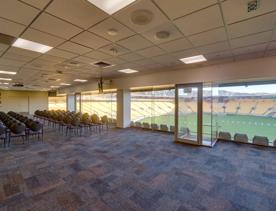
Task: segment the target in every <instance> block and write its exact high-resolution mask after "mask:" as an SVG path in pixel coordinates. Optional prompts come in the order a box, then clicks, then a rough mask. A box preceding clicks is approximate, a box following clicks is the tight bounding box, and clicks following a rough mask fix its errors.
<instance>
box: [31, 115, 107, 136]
mask: <svg viewBox="0 0 276 211" xmlns="http://www.w3.org/2000/svg"><path fill="white" fill-rule="evenodd" d="M34 117H35V118H37V119H39V120H40V121H43V122H44V123H45V124H48V126H51V127H53V128H57V129H58V131H60V132H62V133H65V135H66V136H67V135H72V134H74V135H77V136H82V135H83V134H86V133H91V132H92V131H96V132H97V131H99V132H101V131H102V130H103V129H104V128H106V129H108V128H109V126H108V125H109V119H108V118H107V116H103V117H102V118H100V117H98V116H97V115H96V114H93V115H91V116H90V115H89V114H88V113H84V114H82V113H80V112H78V113H75V112H69V111H63V110H51V111H48V110H44V111H39V110H37V111H36V112H35V115H34Z"/></svg>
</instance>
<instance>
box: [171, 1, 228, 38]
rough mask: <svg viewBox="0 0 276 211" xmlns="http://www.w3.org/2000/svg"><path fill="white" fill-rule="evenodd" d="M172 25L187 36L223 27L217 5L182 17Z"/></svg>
mask: <svg viewBox="0 0 276 211" xmlns="http://www.w3.org/2000/svg"><path fill="white" fill-rule="evenodd" d="M174 23H175V24H176V25H177V26H178V27H179V29H180V30H181V31H182V32H183V33H184V34H185V35H187V36H189V35H193V34H196V33H200V32H203V31H207V30H210V29H214V28H217V27H221V26H223V21H222V17H221V14H220V10H219V7H218V5H215V6H212V7H209V8H207V9H204V10H201V11H199V12H196V13H192V14H190V15H187V16H184V17H183V18H180V19H177V20H175V21H174Z"/></svg>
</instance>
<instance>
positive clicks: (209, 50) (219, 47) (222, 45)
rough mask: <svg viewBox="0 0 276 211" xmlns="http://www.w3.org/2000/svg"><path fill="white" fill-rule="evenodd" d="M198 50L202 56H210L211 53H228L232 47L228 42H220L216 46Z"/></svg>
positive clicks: (212, 45)
mask: <svg viewBox="0 0 276 211" xmlns="http://www.w3.org/2000/svg"><path fill="white" fill-rule="evenodd" d="M198 50H199V51H200V52H201V53H202V54H209V53H215V52H221V51H227V50H230V47H229V44H228V42H218V43H215V44H211V45H206V46H202V47H199V48H198Z"/></svg>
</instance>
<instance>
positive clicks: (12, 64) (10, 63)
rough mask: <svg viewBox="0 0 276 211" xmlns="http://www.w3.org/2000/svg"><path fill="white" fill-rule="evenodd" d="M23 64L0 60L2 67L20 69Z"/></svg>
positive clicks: (21, 62)
mask: <svg viewBox="0 0 276 211" xmlns="http://www.w3.org/2000/svg"><path fill="white" fill-rule="evenodd" d="M24 63H25V62H23V61H16V60H11V59H4V58H0V65H2V66H11V67H20V66H22V65H23V64H24Z"/></svg>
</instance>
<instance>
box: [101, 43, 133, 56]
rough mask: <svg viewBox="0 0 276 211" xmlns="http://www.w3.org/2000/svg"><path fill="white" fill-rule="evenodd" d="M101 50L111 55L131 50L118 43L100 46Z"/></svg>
mask: <svg viewBox="0 0 276 211" xmlns="http://www.w3.org/2000/svg"><path fill="white" fill-rule="evenodd" d="M99 50H100V51H102V52H104V53H106V54H109V55H110V56H119V55H122V54H126V53H128V52H129V50H128V49H126V48H124V47H122V46H119V45H116V44H112V45H107V46H105V47H102V48H100V49H99Z"/></svg>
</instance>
